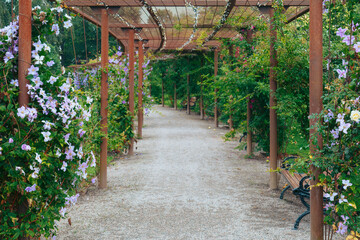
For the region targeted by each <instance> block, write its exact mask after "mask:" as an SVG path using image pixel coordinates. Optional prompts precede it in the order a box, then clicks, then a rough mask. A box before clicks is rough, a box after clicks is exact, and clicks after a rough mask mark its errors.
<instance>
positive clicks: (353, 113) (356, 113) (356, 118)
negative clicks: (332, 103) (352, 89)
mask: <svg viewBox="0 0 360 240" xmlns="http://www.w3.org/2000/svg"><path fill="white" fill-rule="evenodd" d="M350 119H351V120H353V121H355V122H357V123H358V122H359V120H360V112H359V111H358V110H354V111H351V114H350Z"/></svg>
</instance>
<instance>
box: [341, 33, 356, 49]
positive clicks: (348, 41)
mask: <svg viewBox="0 0 360 240" xmlns="http://www.w3.org/2000/svg"><path fill="white" fill-rule="evenodd" d="M342 41H343V42H344V43H345V44H346V45H348V46H349V45H351V44H352V43H354V41H355V37H354V36H351V37H350V35H346V36H345V37H344V38H343V40H342Z"/></svg>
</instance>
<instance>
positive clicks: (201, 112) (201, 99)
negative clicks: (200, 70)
mask: <svg viewBox="0 0 360 240" xmlns="http://www.w3.org/2000/svg"><path fill="white" fill-rule="evenodd" d="M203 66H204V59H203V58H201V67H203ZM200 78H201V79H200V81H201V85H200V117H201V120H204V93H203V77H202V76H201V77H200Z"/></svg>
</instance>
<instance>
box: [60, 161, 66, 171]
mask: <svg viewBox="0 0 360 240" xmlns="http://www.w3.org/2000/svg"><path fill="white" fill-rule="evenodd" d="M66 167H67V163H66V162H65V161H63V165H62V166H61V170H63V171H64V172H65V171H66Z"/></svg>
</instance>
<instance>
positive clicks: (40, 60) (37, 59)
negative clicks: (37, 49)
mask: <svg viewBox="0 0 360 240" xmlns="http://www.w3.org/2000/svg"><path fill="white" fill-rule="evenodd" d="M43 61H44V56H40V55H37V56H36V57H35V64H37V65H41V64H43Z"/></svg>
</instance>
